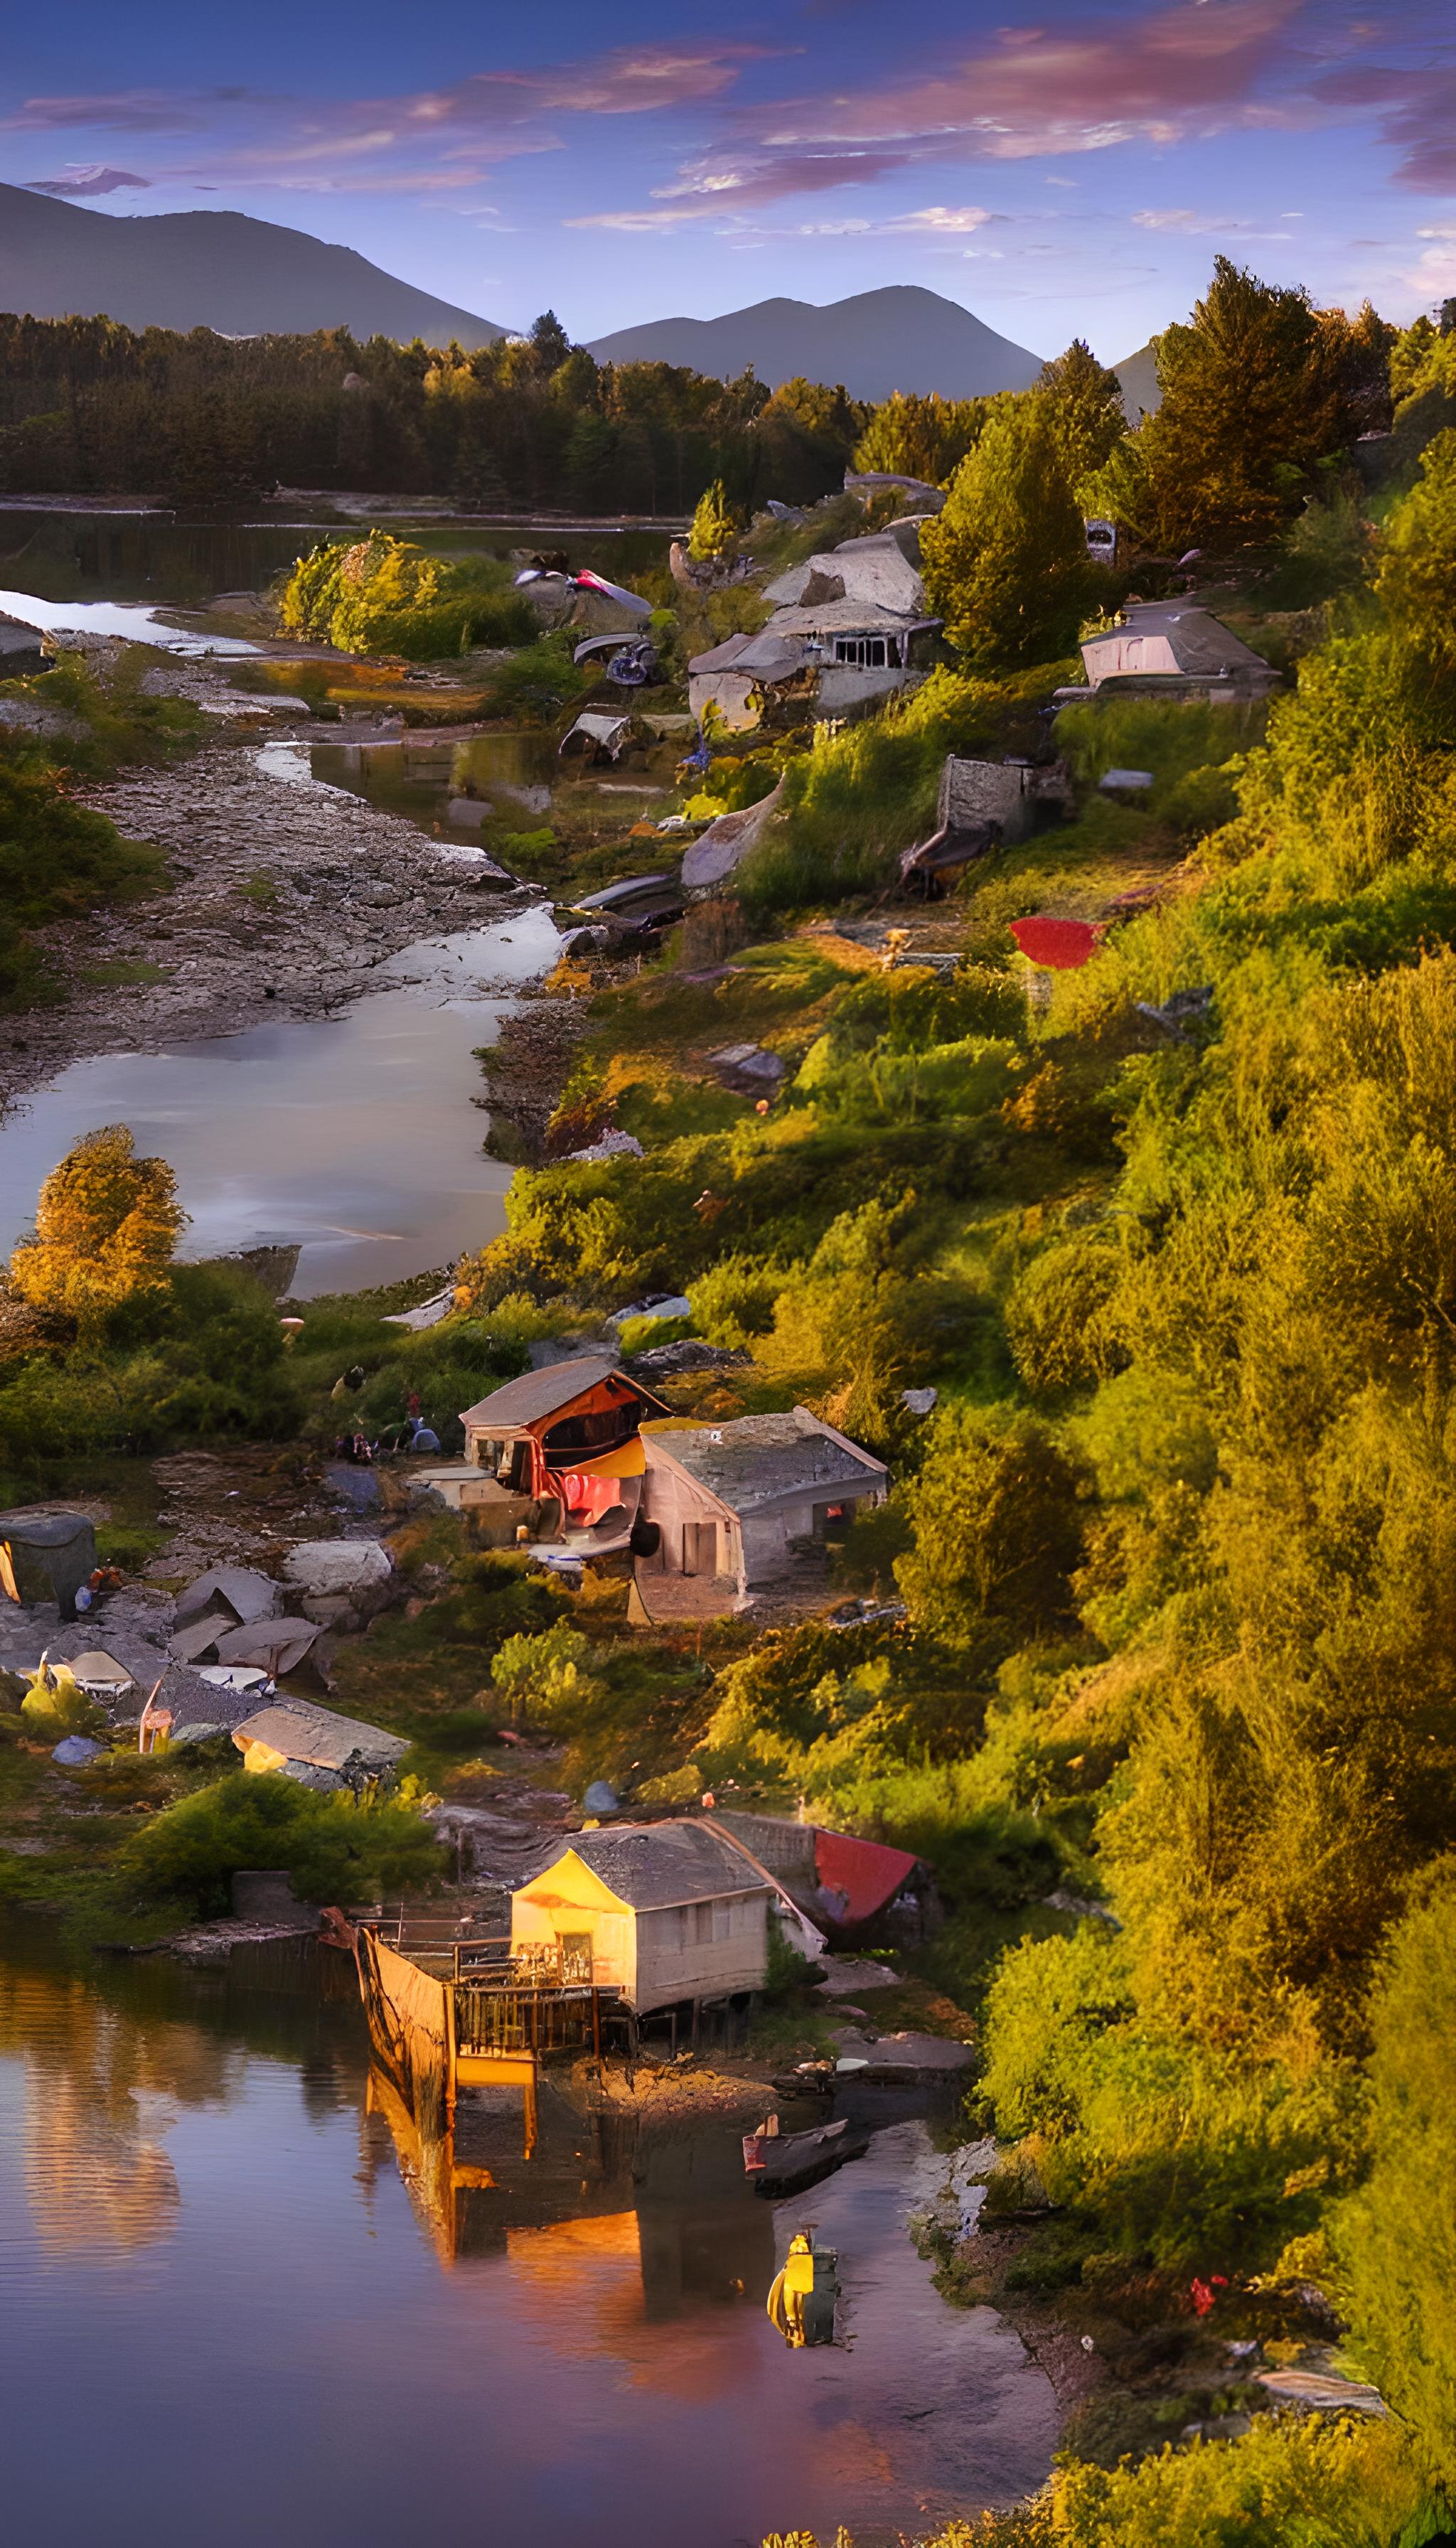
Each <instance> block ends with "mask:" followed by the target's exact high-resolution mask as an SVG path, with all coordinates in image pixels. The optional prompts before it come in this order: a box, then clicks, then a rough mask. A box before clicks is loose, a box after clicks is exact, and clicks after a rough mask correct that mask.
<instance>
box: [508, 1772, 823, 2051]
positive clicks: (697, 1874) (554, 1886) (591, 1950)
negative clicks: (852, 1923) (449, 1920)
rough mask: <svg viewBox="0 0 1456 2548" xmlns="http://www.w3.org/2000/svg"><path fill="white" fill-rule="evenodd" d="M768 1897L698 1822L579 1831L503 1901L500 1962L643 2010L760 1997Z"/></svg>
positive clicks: (753, 1874) (745, 1865) (766, 1886)
mask: <svg viewBox="0 0 1456 2548" xmlns="http://www.w3.org/2000/svg"><path fill="white" fill-rule="evenodd" d="M773 1893H774V1888H773V1887H772V1885H771V1884H770V1883H769V1881H768V1880H767V1878H766V1877H765V1876H764V1874H763V1873H762V1872H761V1871H760V1870H759V1869H758V1868H757V1867H755V1866H754V1865H752V1864H751V1863H750V1861H749V1860H748V1859H747V1858H746V1857H745V1856H744V1854H743V1853H742V1851H741V1850H739V1849H737V1848H735V1846H734V1844H733V1843H732V1842H731V1841H730V1840H729V1839H728V1838H727V1837H726V1835H724V1834H722V1833H719V1832H715V1831H712V1830H711V1829H709V1828H708V1827H707V1826H706V1825H705V1824H703V1823H699V1822H689V1821H683V1822H663V1823H622V1824H617V1825H615V1826H614V1827H613V1828H612V1829H610V1830H605V1829H603V1830H600V1831H584V1832H579V1833H578V1834H577V1836H576V1838H575V1839H574V1840H573V1841H572V1843H571V1845H570V1847H569V1848H567V1849H565V1850H562V1851H560V1852H559V1853H558V1855H557V1856H556V1857H555V1858H553V1859H552V1860H551V1862H550V1864H549V1865H546V1866H543V1867H542V1868H541V1869H540V1870H539V1872H538V1873H537V1874H535V1875H533V1876H532V1877H531V1878H530V1880H529V1882H528V1883H525V1884H522V1885H521V1886H520V1887H519V1888H518V1889H517V1891H516V1892H515V1893H514V1894H513V1895H512V1897H511V1905H510V1945H511V1953H512V1955H513V1956H515V1957H516V1958H517V1959H519V1960H520V1961H521V1962H522V1963H523V1964H524V1965H525V1966H526V1967H527V1968H528V1967H529V1966H530V1964H531V1963H532V1962H533V1961H534V1962H535V1963H536V1964H537V1965H538V1966H539V1969H540V1971H541V1973H542V1976H543V1978H545V1979H547V1980H549V1981H553V1982H559V1983H560V1984H562V1985H563V1986H571V1985H573V1984H576V1985H579V1986H587V1985H590V1986H591V1987H592V1988H593V1989H596V1990H609V1991H615V1992H616V1993H617V1994H618V1995H619V1997H620V1998H621V1999H622V2000H624V2001H625V2003H626V2004H627V2006H628V2007H629V2008H631V2009H633V2010H635V2012H636V2013H637V2015H638V2016H639V2017H640V2016H644V2015H645V2014H646V2013H647V2012H648V2011H649V2010H652V2009H658V2008H670V2007H676V2006H681V2005H683V2004H684V2003H689V2002H690V2003H694V2004H696V2005H698V2006H700V2005H701V2004H702V2003H703V2002H704V2001H714V2000H724V1999H729V1998H732V1997H735V1996H736V1995H738V1994H739V1993H741V1992H745V1991H758V1990H762V1989H763V1987H764V1983H765V1981H766V1979H767V1976H768V1956H769V1944H768V1939H769V1930H768V1911H769V1904H770V1902H771V1901H772V1899H773Z"/></svg>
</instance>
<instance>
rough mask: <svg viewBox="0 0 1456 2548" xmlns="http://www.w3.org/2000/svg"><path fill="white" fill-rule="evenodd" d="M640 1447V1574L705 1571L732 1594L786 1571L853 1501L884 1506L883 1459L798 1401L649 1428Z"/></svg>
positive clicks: (702, 1573)
mask: <svg viewBox="0 0 1456 2548" xmlns="http://www.w3.org/2000/svg"><path fill="white" fill-rule="evenodd" d="M642 1446H643V1451H644V1453H645V1456H646V1474H645V1475H644V1478H643V1482H642V1501H641V1503H640V1506H639V1525H640V1528H639V1533H638V1537H639V1538H647V1539H650V1540H651V1542H652V1545H651V1546H650V1548H649V1549H648V1550H647V1552H646V1553H645V1554H644V1556H643V1557H642V1559H641V1561H640V1562H641V1566H642V1569H643V1571H644V1572H645V1573H656V1574H667V1575H689V1576H701V1577H706V1578H708V1579H711V1580H716V1581H717V1582H718V1583H720V1584H723V1585H724V1586H726V1587H728V1588H730V1589H731V1590H732V1591H733V1592H736V1593H737V1594H739V1595H740V1596H741V1595H743V1594H745V1593H747V1592H751V1591H752V1590H753V1589H754V1588H755V1586H758V1585H763V1584H773V1583H775V1582H779V1581H781V1580H782V1579H783V1578H784V1577H785V1576H789V1575H791V1574H792V1573H793V1571H794V1567H795V1563H796V1560H797V1552H798V1546H799V1545H800V1544H803V1543H808V1542H811V1541H813V1540H815V1539H819V1540H822V1539H823V1538H824V1537H825V1535H826V1533H827V1532H828V1531H829V1530H830V1529H831V1528H832V1527H833V1525H835V1524H836V1523H838V1522H841V1521H843V1520H845V1519H846V1518H847V1517H848V1515H849V1514H850V1512H851V1511H852V1509H853V1507H854V1506H855V1505H856V1504H857V1503H863V1502H869V1503H882V1502H883V1501H884V1497H885V1492H886V1478H887V1474H888V1473H887V1471H886V1469H885V1465H884V1462H883V1461H882V1460H876V1459H874V1458H873V1457H872V1456H871V1454H870V1453H869V1452H868V1451H862V1450H861V1449H860V1446H859V1444H858V1443H856V1442H852V1441H851V1440H850V1439H849V1437H848V1435H847V1434H844V1433H838V1432H836V1430H835V1428H834V1426H833V1425H832V1424H825V1423H823V1422H821V1420H820V1418H819V1417H818V1416H817V1415H811V1414H810V1413H809V1410H808V1409H807V1408H806V1407H796V1408H794V1410H792V1412H791V1413H790V1414H787V1415H743V1416H739V1417H738V1418H737V1419H736V1421H734V1422H732V1423H728V1424H701V1425H693V1426H691V1427H690V1428H687V1429H679V1428H678V1427H676V1426H674V1427H666V1426H665V1427H661V1428H660V1427H657V1426H652V1427H650V1428H649V1429H648V1430H647V1431H646V1432H645V1433H644V1434H643V1436H642ZM633 1544H634V1546H636V1545H637V1540H636V1539H634V1543H633Z"/></svg>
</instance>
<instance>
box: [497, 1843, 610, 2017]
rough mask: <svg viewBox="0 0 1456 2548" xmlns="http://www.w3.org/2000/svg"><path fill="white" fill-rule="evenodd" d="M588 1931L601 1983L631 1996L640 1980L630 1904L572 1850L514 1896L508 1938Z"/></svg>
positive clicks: (535, 1940)
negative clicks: (622, 1899) (620, 1898)
mask: <svg viewBox="0 0 1456 2548" xmlns="http://www.w3.org/2000/svg"><path fill="white" fill-rule="evenodd" d="M584 1934H585V1935H587V1936H589V1937H590V1938H591V1940H592V1980H593V1982H594V1983H595V1984H596V1986H597V1988H598V1989H599V1990H619V1991H621V1992H623V1993H624V1994H625V1995H626V1997H627V1998H629V1999H630V1998H631V1997H632V1995H633V1992H634V1989H635V1986H636V1979H637V1942H636V1921H635V1919H634V1916H633V1913H632V1910H631V1907H630V1905H629V1904H627V1903H625V1902H622V1901H620V1900H619V1899H618V1897H617V1895H616V1894H615V1893H613V1892H612V1891H611V1889H610V1887H609V1886H607V1885H605V1884H603V1883H602V1881H601V1878H600V1876H599V1875H594V1874H593V1873H592V1869H591V1867H590V1866H588V1865H586V1863H585V1861H584V1860H582V1859H580V1858H578V1856H577V1854H576V1851H575V1850H572V1849H569V1850H568V1851H567V1852H566V1854H565V1856H564V1857H562V1858H559V1859H558V1860H557V1862H556V1865H554V1866H548V1867H546V1868H544V1869H543V1870H542V1872H541V1874H539V1875H537V1876H534V1877H533V1878H532V1880H531V1882H530V1883H529V1884H523V1885H522V1886H521V1888H520V1891H519V1892H518V1893H515V1894H513V1895H512V1897H511V1903H510V1943H511V1946H512V1947H527V1946H551V1945H553V1944H554V1943H555V1941H556V1940H557V1939H558V1938H563V1937H581V1936H583V1935H584Z"/></svg>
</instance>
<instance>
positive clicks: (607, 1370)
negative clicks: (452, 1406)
mask: <svg viewBox="0 0 1456 2548" xmlns="http://www.w3.org/2000/svg"><path fill="white" fill-rule="evenodd" d="M667 1412H668V1410H667V1408H666V1407H665V1406H664V1404H663V1401H662V1400H661V1399H660V1398H655V1397H654V1396H653V1393H652V1391H651V1390H650V1389H645V1388H644V1387H643V1385H642V1383H641V1382H640V1381H637V1380H632V1379H630V1378H629V1376H628V1374H627V1373H626V1372H624V1371H623V1370H621V1368H620V1367H619V1365H618V1364H617V1363H616V1362H615V1361H614V1360H613V1359H612V1358H611V1357H610V1356H609V1355H605V1354H573V1355H572V1356H571V1357H570V1358H569V1359H568V1360H567V1361H565V1362H554V1363H548V1364H547V1366H546V1368H545V1370H544V1371H526V1372H522V1373H521V1376H520V1378H519V1379H518V1380H508V1381H506V1383H505V1385H504V1387H503V1389H497V1390H493V1391H492V1393H491V1395H490V1397H489V1398H482V1399H480V1400H479V1401H478V1402H477V1404H476V1405H475V1406H474V1407H467V1408H466V1409H465V1410H464V1411H463V1413H462V1415H461V1418H460V1421H461V1423H462V1424H463V1425H464V1427H465V1457H466V1460H467V1462H468V1463H469V1465H470V1466H471V1468H473V1469H477V1470H479V1471H480V1472H481V1473H482V1474H483V1476H485V1477H487V1478H492V1479H494V1480H495V1481H496V1483H497V1484H498V1486H499V1487H500V1488H501V1489H502V1490H503V1491H504V1492H505V1493H506V1494H507V1495H514V1496H525V1497H541V1496H559V1497H560V1498H561V1501H562V1502H563V1504H564V1506H565V1507H566V1509H567V1510H568V1511H570V1510H573V1509H576V1508H582V1507H583V1506H585V1505H588V1504H590V1503H591V1501H592V1498H591V1497H590V1496H587V1497H577V1498H575V1499H574V1497H573V1487H574V1485H575V1484H576V1482H577V1481H579V1480H585V1479H587V1478H589V1477H591V1476H592V1475H594V1476H596V1477H598V1478H606V1477H612V1478H618V1479H621V1478H630V1477H640V1476H641V1473H642V1459H641V1454H640V1450H639V1447H638V1438H637V1437H638V1433H639V1430H640V1428H641V1424H642V1419H643V1417H644V1415H666V1414H667ZM608 1501H624V1499H623V1498H620V1497H617V1498H612V1499H609V1500H608ZM632 1501H634V1502H635V1493H634V1496H633V1499H632ZM603 1508H604V1507H603Z"/></svg>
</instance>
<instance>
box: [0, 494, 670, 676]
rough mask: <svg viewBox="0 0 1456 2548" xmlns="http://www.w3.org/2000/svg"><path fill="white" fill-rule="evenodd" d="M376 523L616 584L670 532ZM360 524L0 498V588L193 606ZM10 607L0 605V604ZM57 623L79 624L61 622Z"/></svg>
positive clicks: (248, 587) (64, 598)
mask: <svg viewBox="0 0 1456 2548" xmlns="http://www.w3.org/2000/svg"><path fill="white" fill-rule="evenodd" d="M304 509H305V508H303V507H300V510H301V511H302V510H304ZM379 527H380V528H381V529H384V530H390V531H393V532H395V533H396V534H397V535H398V537H399V538H401V539H405V540H409V541H412V542H413V543H414V545H415V546H416V547H420V548H426V549H429V550H430V551H431V552H432V553H434V554H436V555H438V556H442V557H451V556H459V555H462V554H464V553H466V552H474V553H479V552H481V551H484V552H485V553H486V555H487V556H490V557H500V558H505V557H509V555H510V554H511V551H512V550H513V549H565V550H566V551H567V553H568V555H569V556H570V558H571V560H572V562H573V564H574V565H576V566H590V567H595V568H596V570H597V571H598V573H600V574H602V575H607V576H610V577H611V578H612V579H613V581H615V582H617V583H620V582H621V581H622V580H623V579H624V578H625V579H626V580H627V581H628V582H630V580H631V578H632V576H633V575H634V574H636V573H638V572H639V571H640V570H642V569H643V568H645V567H650V566H662V565H665V564H666V561H667V553H668V542H669V539H670V538H671V536H672V535H671V533H670V532H668V531H661V530H658V531H653V530H641V529H638V528H635V527H633V526H631V525H628V526H626V527H624V528H621V529H617V528H614V527H613V526H612V525H611V524H609V523H602V522H584V523H581V524H576V523H571V522H521V521H508V522H493V521H490V520H487V519H485V518H484V517H481V518H474V517H473V518H468V519H464V520H460V519H455V520H451V519H448V518H446V519H442V518H441V517H440V516H438V515H433V516H429V515H426V516H424V517H422V518H421V519H419V520H417V521H412V520H410V519H409V516H408V514H401V515H399V516H391V517H390V518H389V519H388V520H382V521H381V522H380V524H379ZM369 529H370V525H369V523H368V521H367V520H363V521H358V522H353V523H343V522H326V521H309V520H292V521H290V520H284V519H271V520H270V519H268V518H266V517H265V518H263V519H258V518H257V517H256V516H249V517H242V518H238V519H234V520H226V519H222V518H218V517H216V516H215V517H213V518H211V519H209V520H207V521H198V520H189V519H188V517H187V515H186V512H185V511H183V512H180V513H176V514H173V513H168V512H155V513H152V512H139V511H137V510H136V509H135V508H133V509H132V510H123V509H121V508H118V509H116V510H114V511H111V510H107V509H105V508H103V507H98V506H90V505H88V506H86V507H84V508H83V509H77V510H68V509H67V508H66V507H65V506H64V505H57V506H55V507H54V508H48V507H46V508H38V507H37V506H36V505H34V504H26V505H17V504H8V505H7V504H6V503H5V502H4V501H3V500H0V583H4V584H7V585H13V586H15V587H16V588H17V589H18V590H21V597H22V598H24V597H25V596H26V595H30V596H32V597H33V598H34V597H36V596H39V597H41V598H42V599H44V600H46V601H47V602H70V603H74V602H78V601H79V602H102V601H113V602H146V601H149V602H151V603H153V604H158V603H170V604H172V605H173V606H174V607H178V608H189V607H190V608H193V609H198V608H202V607H205V606H206V605H207V604H208V603H209V602H211V601H212V600H213V598H214V596H215V595H216V594H218V593H225V592H261V591H263V590H264V589H265V588H266V587H267V586H269V585H270V584H272V583H273V581H274V579H275V577H277V576H280V575H286V574H287V573H288V572H289V570H290V568H291V567H292V566H293V565H294V563H295V561H296V560H297V559H299V558H301V557H307V555H308V553H309V551H310V550H311V549H314V548H317V547H318V543H319V541H320V540H342V541H350V540H362V539H367V537H368V535H369ZM10 607H11V605H10V603H8V602H5V601H0V609H8V608H10ZM15 615H16V617H18V618H26V617H28V616H29V615H30V614H29V613H28V612H26V611H17V612H16V613H15ZM64 624H66V625H69V626H73V627H74V626H78V625H81V624H82V623H81V622H79V621H77V620H76V619H75V618H74V617H72V618H70V619H69V620H68V621H67V622H66V623H64ZM114 633H116V634H118V635H122V636H125V635H128V634H130V631H128V630H126V629H121V630H117V631H115V632H114ZM151 642H152V643H153V644H155V643H157V642H159V641H158V640H156V639H155V638H153V639H152V640H151Z"/></svg>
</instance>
